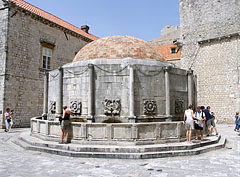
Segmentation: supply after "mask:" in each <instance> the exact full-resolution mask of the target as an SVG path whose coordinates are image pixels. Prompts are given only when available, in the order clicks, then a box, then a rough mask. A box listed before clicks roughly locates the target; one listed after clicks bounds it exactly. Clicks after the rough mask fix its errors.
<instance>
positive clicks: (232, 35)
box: [198, 32, 240, 44]
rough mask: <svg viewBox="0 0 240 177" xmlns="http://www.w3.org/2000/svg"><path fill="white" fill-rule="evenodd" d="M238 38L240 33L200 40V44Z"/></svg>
mask: <svg viewBox="0 0 240 177" xmlns="http://www.w3.org/2000/svg"><path fill="white" fill-rule="evenodd" d="M236 36H240V32H239V33H232V34H227V35H224V36H219V37H215V38H209V39H204V40H199V41H198V44H204V43H208V42H212V41H216V40H222V39H227V38H232V37H236Z"/></svg>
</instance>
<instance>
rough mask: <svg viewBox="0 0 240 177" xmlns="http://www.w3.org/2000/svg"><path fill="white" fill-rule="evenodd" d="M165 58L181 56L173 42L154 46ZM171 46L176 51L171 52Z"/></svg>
mask: <svg viewBox="0 0 240 177" xmlns="http://www.w3.org/2000/svg"><path fill="white" fill-rule="evenodd" d="M155 48H156V49H157V50H158V51H159V53H160V54H161V55H162V56H163V58H164V59H165V60H171V59H179V58H180V57H181V51H180V50H179V47H178V46H177V45H175V44H166V45H159V46H156V47H155ZM171 48H176V50H177V53H171Z"/></svg>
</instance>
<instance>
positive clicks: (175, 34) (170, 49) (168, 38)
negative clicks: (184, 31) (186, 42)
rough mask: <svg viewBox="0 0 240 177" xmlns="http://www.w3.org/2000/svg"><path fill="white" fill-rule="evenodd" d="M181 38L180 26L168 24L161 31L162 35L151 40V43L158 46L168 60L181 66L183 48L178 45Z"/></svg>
mask: <svg viewBox="0 0 240 177" xmlns="http://www.w3.org/2000/svg"><path fill="white" fill-rule="evenodd" d="M179 38H180V27H179V26H171V25H167V26H166V27H165V28H163V30H162V31H161V36H160V37H158V38H156V39H153V40H151V41H149V44H151V45H152V46H154V47H156V49H157V50H158V51H159V53H160V54H161V55H162V56H163V58H164V59H165V60H166V61H168V62H171V63H173V64H175V65H176V66H180V57H181V50H180V46H178V45H177V42H178V41H179Z"/></svg>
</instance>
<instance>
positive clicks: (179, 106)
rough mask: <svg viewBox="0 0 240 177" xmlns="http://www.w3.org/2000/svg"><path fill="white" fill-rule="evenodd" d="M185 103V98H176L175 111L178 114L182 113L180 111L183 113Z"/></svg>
mask: <svg viewBox="0 0 240 177" xmlns="http://www.w3.org/2000/svg"><path fill="white" fill-rule="evenodd" d="M183 103H184V100H182V99H180V98H178V99H176V100H175V113H176V114H180V113H183V111H184V110H183Z"/></svg>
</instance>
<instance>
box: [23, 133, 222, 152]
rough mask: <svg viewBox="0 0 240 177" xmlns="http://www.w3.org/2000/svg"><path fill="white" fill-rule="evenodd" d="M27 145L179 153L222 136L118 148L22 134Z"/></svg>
mask: <svg viewBox="0 0 240 177" xmlns="http://www.w3.org/2000/svg"><path fill="white" fill-rule="evenodd" d="M19 138H20V139H21V140H22V141H24V142H25V143H27V144H29V145H31V146H38V147H47V148H53V149H59V150H68V151H75V152H107V153H144V152H159V151H177V150H191V149H195V148H199V147H204V146H208V145H211V144H216V143H218V142H219V140H220V139H221V136H218V137H211V138H209V139H206V141H203V142H201V141H197V142H195V143H193V144H187V143H186V142H182V143H169V144H154V145H141V146H140V145H139V146H116V145H80V144H67V145H65V144H58V143H56V142H49V141H43V140H40V139H38V138H35V137H32V136H30V135H29V134H22V135H20V137H19Z"/></svg>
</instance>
